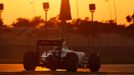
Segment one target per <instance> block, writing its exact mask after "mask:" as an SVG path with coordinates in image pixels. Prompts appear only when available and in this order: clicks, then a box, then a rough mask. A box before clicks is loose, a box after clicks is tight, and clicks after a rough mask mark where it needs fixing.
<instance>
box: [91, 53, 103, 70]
mask: <svg viewBox="0 0 134 75" xmlns="http://www.w3.org/2000/svg"><path fill="white" fill-rule="evenodd" d="M88 64H89V69H90V71H91V72H97V71H99V69H100V67H101V63H100V56H99V55H98V54H97V53H93V54H91V55H90V56H89V59H88Z"/></svg>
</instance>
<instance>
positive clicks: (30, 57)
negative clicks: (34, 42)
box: [23, 52, 37, 70]
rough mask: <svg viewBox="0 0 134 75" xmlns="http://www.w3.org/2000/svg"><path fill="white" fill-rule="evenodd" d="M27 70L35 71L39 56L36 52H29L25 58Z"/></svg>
mask: <svg viewBox="0 0 134 75" xmlns="http://www.w3.org/2000/svg"><path fill="white" fill-rule="evenodd" d="M23 66H24V69H25V70H35V68H36V66H37V55H36V54H35V53H34V52H27V53H26V54H25V55H24V57H23Z"/></svg>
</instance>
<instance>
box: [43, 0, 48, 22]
mask: <svg viewBox="0 0 134 75" xmlns="http://www.w3.org/2000/svg"><path fill="white" fill-rule="evenodd" d="M43 9H44V11H45V22H47V11H48V9H49V3H48V2H44V3H43Z"/></svg>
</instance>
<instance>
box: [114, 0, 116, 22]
mask: <svg viewBox="0 0 134 75" xmlns="http://www.w3.org/2000/svg"><path fill="white" fill-rule="evenodd" d="M114 12H115V23H117V12H116V2H115V0H114Z"/></svg>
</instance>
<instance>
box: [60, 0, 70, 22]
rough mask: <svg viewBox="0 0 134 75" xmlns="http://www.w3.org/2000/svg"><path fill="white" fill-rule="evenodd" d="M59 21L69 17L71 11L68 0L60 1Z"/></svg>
mask: <svg viewBox="0 0 134 75" xmlns="http://www.w3.org/2000/svg"><path fill="white" fill-rule="evenodd" d="M59 19H60V20H61V21H66V20H70V19H71V11H70V4H69V0H62V1H61V9H60V18H59Z"/></svg>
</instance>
